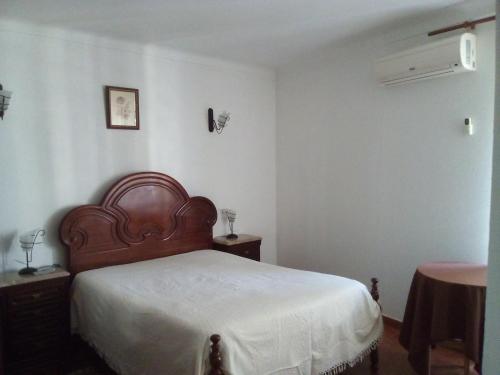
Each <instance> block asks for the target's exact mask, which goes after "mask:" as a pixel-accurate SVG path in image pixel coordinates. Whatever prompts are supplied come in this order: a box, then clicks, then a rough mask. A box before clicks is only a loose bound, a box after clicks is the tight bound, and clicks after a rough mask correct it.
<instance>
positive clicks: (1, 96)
mask: <svg viewBox="0 0 500 375" xmlns="http://www.w3.org/2000/svg"><path fill="white" fill-rule="evenodd" d="M11 97H12V92H11V91H7V90H4V89H3V86H2V85H1V84H0V118H1V119H2V120H3V115H4V113H5V111H6V110H7V108H8V107H9V101H10V98H11Z"/></svg>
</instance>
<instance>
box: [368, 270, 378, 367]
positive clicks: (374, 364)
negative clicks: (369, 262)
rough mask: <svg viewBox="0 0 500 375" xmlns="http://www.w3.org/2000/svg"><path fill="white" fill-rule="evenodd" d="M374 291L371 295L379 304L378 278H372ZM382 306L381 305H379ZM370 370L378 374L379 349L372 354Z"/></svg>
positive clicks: (372, 290) (371, 291)
mask: <svg viewBox="0 0 500 375" xmlns="http://www.w3.org/2000/svg"><path fill="white" fill-rule="evenodd" d="M371 281H372V289H371V290H370V294H371V295H372V298H373V300H374V301H375V302H377V303H379V302H378V300H379V298H380V295H379V293H378V279H377V278H376V277H372V280H371ZM379 305H380V304H379ZM370 362H371V366H370V370H371V373H372V374H378V348H375V349H373V350H372V351H371V352H370Z"/></svg>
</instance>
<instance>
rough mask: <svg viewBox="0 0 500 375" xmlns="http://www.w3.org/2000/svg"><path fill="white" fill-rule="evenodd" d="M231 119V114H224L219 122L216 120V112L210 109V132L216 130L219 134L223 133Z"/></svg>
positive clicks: (219, 118)
mask: <svg viewBox="0 0 500 375" xmlns="http://www.w3.org/2000/svg"><path fill="white" fill-rule="evenodd" d="M230 119H231V114H230V113H229V112H226V111H224V112H222V113H221V114H220V115H219V117H218V118H217V122H215V120H214V110H213V109H212V108H209V109H208V131H209V132H210V133H212V132H213V131H214V129H215V131H216V132H217V134H220V133H222V130H224V127H225V126H226V125H227V123H228V121H229V120H230Z"/></svg>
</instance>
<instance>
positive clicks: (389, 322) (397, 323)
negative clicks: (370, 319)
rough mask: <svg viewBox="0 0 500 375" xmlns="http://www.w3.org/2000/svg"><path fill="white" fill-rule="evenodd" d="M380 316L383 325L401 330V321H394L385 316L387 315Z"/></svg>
mask: <svg viewBox="0 0 500 375" xmlns="http://www.w3.org/2000/svg"><path fill="white" fill-rule="evenodd" d="M382 316H383V319H384V324H385V325H387V326H391V327H394V328H397V329H401V324H402V322H401V321H399V320H397V319H394V318H391V317H390V316H387V315H382Z"/></svg>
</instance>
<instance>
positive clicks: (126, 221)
mask: <svg viewBox="0 0 500 375" xmlns="http://www.w3.org/2000/svg"><path fill="white" fill-rule="evenodd" d="M216 221H217V210H216V209H215V206H214V204H213V203H212V202H211V201H210V200H209V199H207V198H203V197H192V198H190V197H189V195H188V194H187V192H186V190H184V188H183V187H182V186H181V184H179V183H178V182H177V181H176V180H174V179H173V178H172V177H169V176H167V175H164V174H161V173H155V172H143V173H135V174H131V175H128V176H126V177H124V178H122V179H121V180H119V181H118V182H116V183H115V184H114V185H113V186H112V187H111V188H110V189H109V190H108V191H107V192H106V194H104V198H103V200H102V202H101V204H100V205H98V206H96V205H85V206H79V207H76V208H74V209H73V210H71V211H70V212H69V213H68V214H67V215H66V216H65V217H64V219H63V220H62V222H61V226H60V228H59V234H60V237H61V241H62V242H63V243H64V245H65V246H66V247H67V248H68V250H69V268H70V271H71V272H72V273H73V274H75V273H78V272H81V271H85V270H89V269H93V268H100V267H105V266H110V265H115V264H124V263H132V262H137V261H141V260H146V259H153V258H159V257H165V256H169V255H174V254H179V253H185V252H189V251H193V250H200V249H210V248H211V247H212V227H213V225H214V224H215V222H216Z"/></svg>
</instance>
